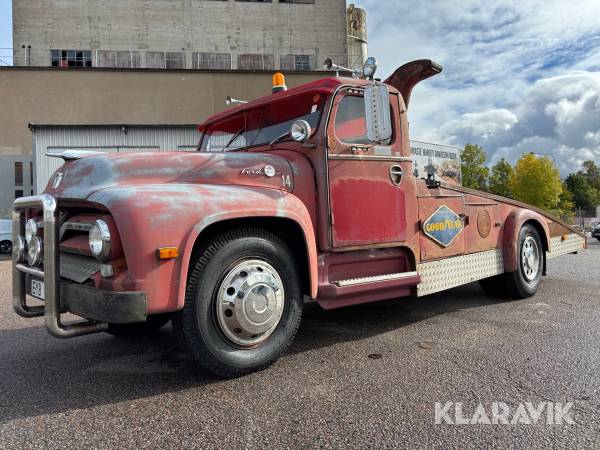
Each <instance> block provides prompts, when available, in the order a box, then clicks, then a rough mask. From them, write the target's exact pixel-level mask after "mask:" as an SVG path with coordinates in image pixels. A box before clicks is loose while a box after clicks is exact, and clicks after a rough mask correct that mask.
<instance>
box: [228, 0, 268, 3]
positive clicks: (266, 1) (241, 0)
mask: <svg viewBox="0 0 600 450" xmlns="http://www.w3.org/2000/svg"><path fill="white" fill-rule="evenodd" d="M235 1H236V2H254V3H271V0H235Z"/></svg>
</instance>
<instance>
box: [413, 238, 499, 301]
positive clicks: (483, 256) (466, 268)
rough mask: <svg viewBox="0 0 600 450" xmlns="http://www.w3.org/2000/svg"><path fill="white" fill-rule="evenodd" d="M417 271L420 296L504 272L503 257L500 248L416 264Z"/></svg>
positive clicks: (418, 294)
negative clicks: (419, 278) (419, 276)
mask: <svg viewBox="0 0 600 450" xmlns="http://www.w3.org/2000/svg"><path fill="white" fill-rule="evenodd" d="M417 272H419V275H421V283H420V284H419V285H418V286H417V296H418V297H422V296H423V295H429V294H433V293H434V292H440V291H444V290H446V289H450V288H453V287H456V286H460V285H463V284H467V283H471V282H473V281H477V280H481V279H483V278H487V277H492V276H494V275H499V274H501V273H504V259H503V257H502V250H497V249H495V250H488V251H485V252H478V253H471V254H469V255H460V256H455V257H452V258H445V259H440V260H438V261H431V262H427V263H424V264H418V265H417Z"/></svg>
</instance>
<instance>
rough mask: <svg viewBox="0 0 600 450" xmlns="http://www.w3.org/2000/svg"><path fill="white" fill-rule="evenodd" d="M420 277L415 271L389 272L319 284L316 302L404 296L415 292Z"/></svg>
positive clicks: (326, 304)
mask: <svg viewBox="0 0 600 450" xmlns="http://www.w3.org/2000/svg"><path fill="white" fill-rule="evenodd" d="M420 281H421V277H420V275H419V274H418V273H417V272H402V273H391V274H386V275H375V276H369V277H361V278H351V279H348V280H337V281H333V282H331V283H324V284H320V285H319V292H318V294H317V302H318V303H319V304H320V305H321V306H322V307H323V308H325V309H334V308H340V307H342V306H350V305H357V304H359V303H369V302H375V301H378V300H386V299H390V298H398V297H405V296H407V295H411V294H413V293H414V292H416V287H417V285H418V284H419V282H420Z"/></svg>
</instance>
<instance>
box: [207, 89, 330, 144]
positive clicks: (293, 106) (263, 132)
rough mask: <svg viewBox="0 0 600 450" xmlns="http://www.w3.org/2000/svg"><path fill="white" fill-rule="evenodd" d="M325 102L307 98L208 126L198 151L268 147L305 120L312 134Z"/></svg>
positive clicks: (316, 98)
mask: <svg viewBox="0 0 600 450" xmlns="http://www.w3.org/2000/svg"><path fill="white" fill-rule="evenodd" d="M324 104H325V98H324V96H323V95H320V94H308V95H302V96H298V97H293V98H289V99H286V100H284V101H279V102H274V103H272V104H269V105H266V106H262V107H260V108H254V109H250V110H248V111H244V112H240V114H238V115H235V116H233V117H228V118H226V119H223V120H222V121H221V122H217V123H215V124H213V125H211V126H210V127H209V128H208V129H207V130H206V132H205V133H204V136H203V138H202V144H201V145H200V151H203V152H227V151H234V150H240V149H245V148H249V147H255V146H258V145H265V144H269V143H271V142H272V141H274V140H275V139H277V138H278V137H280V136H282V135H283V134H285V133H287V132H289V131H290V128H291V126H292V124H293V123H294V121H296V120H299V119H302V120H306V121H307V122H308V123H309V124H310V127H311V129H312V130H313V133H314V131H315V130H316V129H317V127H318V126H319V121H320V119H321V115H322V112H323V105H324Z"/></svg>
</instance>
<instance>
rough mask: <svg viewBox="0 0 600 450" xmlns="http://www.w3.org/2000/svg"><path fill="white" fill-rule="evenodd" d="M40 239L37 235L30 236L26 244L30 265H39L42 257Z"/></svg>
mask: <svg viewBox="0 0 600 450" xmlns="http://www.w3.org/2000/svg"><path fill="white" fill-rule="evenodd" d="M43 256H44V255H43V250H42V240H41V239H40V238H39V237H37V236H32V237H31V239H30V240H29V244H28V245H27V261H28V262H29V265H30V266H39V265H40V264H41V263H42V258H43Z"/></svg>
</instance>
